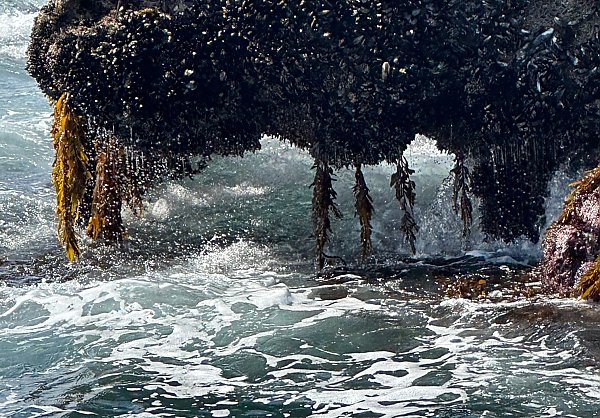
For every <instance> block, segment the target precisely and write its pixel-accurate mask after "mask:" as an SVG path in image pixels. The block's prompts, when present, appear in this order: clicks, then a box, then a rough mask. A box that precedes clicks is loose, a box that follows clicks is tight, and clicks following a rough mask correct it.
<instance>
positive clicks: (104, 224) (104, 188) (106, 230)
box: [87, 139, 125, 242]
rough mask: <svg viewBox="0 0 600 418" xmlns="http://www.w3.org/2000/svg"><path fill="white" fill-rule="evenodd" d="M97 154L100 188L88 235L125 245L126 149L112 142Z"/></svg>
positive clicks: (102, 146)
mask: <svg viewBox="0 0 600 418" xmlns="http://www.w3.org/2000/svg"><path fill="white" fill-rule="evenodd" d="M97 152H98V156H97V162H96V186H95V187H94V194H93V201H92V216H91V218H90V222H89V224H88V227H87V234H88V235H89V236H90V238H92V239H93V240H98V239H100V238H103V239H106V240H108V241H117V242H121V241H123V234H124V231H125V230H124V228H123V220H122V218H121V207H122V187H123V178H124V176H123V167H124V165H123V158H124V155H123V148H122V147H120V146H119V145H118V143H117V142H116V140H114V139H110V140H108V141H105V142H102V143H100V144H99V145H98V150H97Z"/></svg>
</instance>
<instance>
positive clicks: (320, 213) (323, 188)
mask: <svg viewBox="0 0 600 418" xmlns="http://www.w3.org/2000/svg"><path fill="white" fill-rule="evenodd" d="M313 169H314V170H315V179H314V181H313V183H312V184H311V187H312V188H313V199H312V218H313V228H314V235H315V240H316V263H317V266H318V268H319V270H323V268H324V267H325V259H326V258H327V256H326V255H325V244H326V243H327V241H328V240H329V234H330V233H331V219H330V217H329V214H330V213H331V214H333V215H334V216H335V217H336V218H341V217H342V213H341V212H340V210H339V209H338V207H337V205H336V204H335V199H336V197H337V193H336V192H335V190H334V189H333V181H335V179H334V178H333V169H332V168H331V167H329V165H328V164H327V162H326V161H323V160H320V159H317V160H316V161H315V165H314V166H313Z"/></svg>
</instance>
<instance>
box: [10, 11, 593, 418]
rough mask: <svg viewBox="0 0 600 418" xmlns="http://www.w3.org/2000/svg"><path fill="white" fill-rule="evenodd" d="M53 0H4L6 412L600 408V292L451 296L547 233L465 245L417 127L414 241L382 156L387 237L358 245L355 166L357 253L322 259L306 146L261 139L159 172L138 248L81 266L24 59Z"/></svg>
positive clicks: (342, 188)
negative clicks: (72, 253) (364, 258)
mask: <svg viewBox="0 0 600 418" xmlns="http://www.w3.org/2000/svg"><path fill="white" fill-rule="evenodd" d="M41 4H42V2H41V1H37V2H24V1H7V0H0V279H1V280H2V284H1V285H0V416H15V417H42V416H43V417H50V416H52V417H54V416H68V417H78V416H102V417H113V416H137V417H151V416H165V417H167V416H203V417H227V416H231V417H269V416H272V417H305V416H315V417H349V416H358V417H361V416H362V417H376V416H384V417H484V416H485V417H508V416H514V417H526V416H531V417H552V416H569V417H596V416H599V414H600V412H599V411H600V407H598V404H599V403H600V369H599V367H598V365H597V363H598V361H599V360H600V327H599V324H600V309H598V307H597V306H596V305H593V304H586V303H583V302H578V301H570V300H560V299H550V300H546V299H545V298H541V297H538V298H533V299H510V298H505V297H502V296H503V295H505V294H507V293H508V289H507V288H505V287H504V288H503V287H502V286H500V287H499V288H498V289H497V290H496V291H495V292H493V293H492V294H493V295H494V297H493V298H490V299H488V300H484V301H479V302H471V301H467V300H463V299H449V298H447V297H445V296H444V295H445V294H444V291H443V290H442V289H440V283H441V282H446V283H448V282H449V281H450V282H452V281H455V280H458V279H459V278H460V277H462V276H464V275H469V276H470V277H476V278H480V279H486V280H488V281H493V280H496V282H501V281H502V280H508V279H509V278H511V277H513V276H517V275H518V272H519V269H520V266H521V265H522V264H523V263H529V262H532V261H533V260H535V258H536V257H537V256H538V255H539V254H538V253H539V248H537V247H536V246H534V245H531V244H526V243H521V244H519V243H517V244H515V245H513V246H512V247H510V248H506V247H505V246H501V245H498V244H494V243H484V242H483V240H482V237H481V236H480V234H478V233H477V232H476V231H475V233H474V235H473V237H472V238H471V240H470V241H469V242H462V241H461V239H460V231H461V225H460V221H459V220H458V218H457V217H456V215H455V214H454V213H453V212H452V210H451V203H450V196H449V194H450V185H449V184H448V181H447V180H445V178H446V176H447V173H448V171H449V169H450V168H451V162H452V157H451V156H448V155H443V154H439V153H438V152H437V151H436V150H435V148H434V147H433V146H432V145H431V144H430V143H429V142H427V141H426V140H424V139H422V138H421V139H419V140H418V141H416V144H415V145H414V146H413V147H412V148H411V151H410V154H411V155H410V160H411V163H412V164H413V165H414V166H415V168H417V173H416V174H415V181H416V182H417V188H418V203H417V208H416V216H417V219H418V221H419V223H420V225H421V231H420V238H419V242H418V250H419V255H418V256H417V257H416V258H412V259H409V258H407V257H406V253H407V248H406V244H405V243H404V242H403V240H402V239H401V237H400V234H399V225H398V219H399V214H400V212H399V208H398V204H397V202H395V201H394V199H393V193H392V191H391V190H390V189H389V180H388V178H389V173H390V172H391V171H392V170H391V168H390V167H385V166H381V167H376V168H373V169H370V170H368V172H367V173H366V177H367V181H368V182H369V185H370V186H371V189H372V195H373V197H374V200H375V206H376V209H377V212H376V217H375V219H374V227H375V232H374V247H375V256H374V257H372V258H371V259H370V260H369V262H368V263H367V264H366V265H363V266H360V265H358V264H357V263H356V261H355V260H357V259H358V256H359V249H358V248H357V243H358V235H359V230H358V226H357V220H356V219H355V218H354V216H353V203H352V191H351V186H352V179H353V174H352V173H350V172H341V173H339V180H338V182H336V184H335V187H336V189H337V190H338V193H339V202H340V207H341V209H342V210H343V211H344V213H345V215H346V216H345V218H344V219H343V220H340V221H337V222H336V224H335V231H334V236H333V238H332V243H331V245H330V247H329V249H328V252H329V253H331V254H333V255H337V256H340V257H341V258H343V259H345V260H346V261H347V262H348V263H349V264H350V266H348V267H343V266H338V267H336V268H334V269H332V270H330V271H329V272H328V273H327V274H325V275H322V276H316V275H315V273H314V269H313V241H312V239H311V237H310V234H311V219H310V205H311V191H310V189H309V188H308V185H309V184H310V183H311V176H312V172H311V165H312V164H311V161H310V158H309V157H308V156H307V155H305V154H303V153H302V152H299V151H298V150H295V149H292V148H290V147H288V146H287V145H285V144H280V143H278V142H277V141H273V140H269V139H265V140H264V141H263V150H262V151H261V152H259V153H257V154H255V155H250V156H247V157H246V158H243V159H215V160H214V161H212V162H211V165H210V167H209V168H208V169H207V170H206V171H205V172H204V173H203V174H202V175H200V176H198V177H197V178H196V179H193V180H186V181H181V182H171V183H167V184H164V185H162V186H161V187H159V188H158V189H157V190H155V191H153V192H152V194H151V195H150V196H149V197H148V202H147V204H146V210H145V213H144V215H143V216H142V217H141V218H140V219H136V218H134V217H133V216H132V215H131V214H126V221H127V224H128V226H129V235H130V240H129V241H128V242H127V243H126V245H125V246H124V247H123V248H111V247H105V246H102V245H98V244H94V243H90V242H87V241H86V242H85V243H84V247H85V253H84V256H83V260H82V262H81V263H79V264H76V265H70V264H68V263H66V261H65V258H64V255H63V252H62V250H61V248H60V247H59V246H58V244H57V241H56V238H55V232H54V230H55V218H54V204H53V191H52V184H51V180H50V172H51V165H52V160H53V153H52V145H51V142H50V140H49V125H50V118H51V108H50V107H49V105H48V102H47V100H46V99H45V98H44V97H42V96H41V94H40V93H39V91H38V89H37V88H36V85H35V82H34V81H33V80H32V79H31V78H30V77H29V76H28V75H27V73H26V71H25V70H24V67H25V60H26V59H25V49H26V45H27V38H28V32H29V30H30V28H31V25H32V22H33V17H34V13H35V10H36V8H38V7H39V6H41ZM563 177H564V175H563ZM567 177H568V176H567ZM567 180H568V179H562V177H561V176H557V178H556V180H555V182H554V186H553V190H554V194H553V196H552V197H551V199H549V200H548V205H549V211H550V213H551V214H552V213H556V211H557V210H558V209H559V202H560V201H561V199H562V197H564V193H565V190H566V188H565V184H566V183H567V182H568V181H567ZM353 266H354V267H353ZM534 284H535V283H534Z"/></svg>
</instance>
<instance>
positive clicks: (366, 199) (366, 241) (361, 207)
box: [353, 164, 374, 259]
mask: <svg viewBox="0 0 600 418" xmlns="http://www.w3.org/2000/svg"><path fill="white" fill-rule="evenodd" d="M354 177H355V179H356V184H355V185H354V187H353V191H354V196H355V198H356V203H355V207H356V214H357V215H358V219H359V221H360V242H361V248H362V257H363V259H365V258H367V257H368V256H369V255H370V254H371V251H372V250H373V245H372V243H371V233H372V232H373V226H372V225H371V218H372V217H373V211H374V209H373V199H372V198H371V196H370V195H369V188H368V187H367V183H366V182H365V178H364V176H363V173H362V170H361V165H360V164H356V171H355V174H354Z"/></svg>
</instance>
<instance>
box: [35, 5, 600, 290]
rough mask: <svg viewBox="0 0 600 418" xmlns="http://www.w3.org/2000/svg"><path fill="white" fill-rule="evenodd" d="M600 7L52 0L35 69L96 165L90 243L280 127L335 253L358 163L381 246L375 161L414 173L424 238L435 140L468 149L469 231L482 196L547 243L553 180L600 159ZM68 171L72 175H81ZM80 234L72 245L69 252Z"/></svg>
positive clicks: (496, 226) (363, 214) (504, 230)
mask: <svg viewBox="0 0 600 418" xmlns="http://www.w3.org/2000/svg"><path fill="white" fill-rule="evenodd" d="M598 7H599V6H598V2H596V1H592V0H560V1H559V0H534V1H525V0H488V1H484V2H481V1H472V0H467V1H465V0H446V1H442V0H407V1H397V0H382V1H369V0H341V1H329V0H302V1H298V0H294V1H287V2H282V1H273V0H264V1H253V0H180V1H176V2H162V1H146V0H131V1H126V0H119V1H117V0H92V1H83V0H57V1H51V2H50V4H48V5H47V6H45V7H44V8H43V9H42V10H41V12H40V15H39V17H38V18H37V20H36V23H35V26H34V29H33V33H32V43H31V46H30V50H29V71H30V73H31V74H32V75H33V76H34V77H35V78H36V79H37V81H38V83H39V85H40V87H41V89H42V90H43V92H44V93H45V94H46V95H47V96H48V97H49V98H50V100H51V101H52V102H53V103H55V104H56V103H59V102H61V98H62V99H63V102H61V103H62V104H63V105H65V106H67V108H68V109H69V112H70V113H68V115H71V116H69V118H68V120H76V121H78V124H79V125H78V128H77V131H79V130H80V131H82V133H81V135H80V136H79V137H78V138H72V139H69V137H68V136H64V135H63V136H62V137H61V136H60V135H56V136H55V142H56V144H58V145H60V144H63V145H64V146H63V147H62V148H60V147H59V146H58V145H57V152H59V154H60V151H58V150H59V149H73V146H72V145H69V144H72V143H73V142H72V141H75V143H77V142H80V143H81V144H82V146H83V149H84V152H83V154H84V156H85V160H87V163H86V164H87V169H88V170H89V173H90V174H89V175H88V176H86V178H85V179H84V178H83V177H81V178H80V181H83V182H85V187H86V188H85V191H84V192H83V195H82V196H81V199H80V200H81V202H82V203H81V204H80V205H78V206H71V207H69V208H62V209H61V208H59V210H62V212H63V214H66V217H65V218H64V220H63V221H64V222H67V223H68V222H71V223H72V222H74V220H75V219H77V218H78V219H80V220H81V221H82V222H83V223H84V224H88V223H90V222H92V224H91V225H90V227H89V228H88V231H91V235H92V236H93V237H96V238H97V237H105V238H106V237H109V238H111V239H120V234H121V232H120V231H122V229H123V228H122V225H121V220H120V217H116V215H110V214H115V213H116V212H118V211H117V210H116V209H115V208H120V205H121V201H122V202H123V203H127V202H129V203H130V204H131V205H132V206H134V207H135V206H136V205H138V204H139V200H140V198H141V197H142V196H143V194H144V192H145V190H147V189H148V187H151V186H152V184H154V183H156V182H157V181H160V180H161V179H163V178H165V177H170V176H182V175H187V174H190V173H192V172H195V171H197V170H198V169H199V167H196V163H197V162H198V161H200V165H202V161H203V159H205V158H208V157H210V156H211V155H215V154H218V155H239V154H243V153H245V152H248V151H254V150H256V149H258V148H259V147H260V143H259V139H260V137H261V135H262V134H268V135H273V136H275V137H279V138H281V139H283V140H286V141H289V142H291V143H292V144H294V145H295V146H297V147H300V148H303V149H306V150H308V151H309V152H310V153H311V155H312V156H313V157H314V159H315V167H316V179H315V195H314V196H315V197H314V199H313V203H314V205H315V210H314V211H313V215H314V218H315V230H316V231H317V234H316V235H317V237H316V239H317V243H318V245H317V247H318V248H319V254H318V259H319V260H320V262H322V260H323V252H322V251H323V246H324V242H325V241H326V238H327V230H328V225H329V218H328V217H329V213H330V212H331V211H334V214H335V205H334V202H333V199H334V198H335V192H334V191H333V189H332V188H331V187H327V184H328V182H329V181H330V180H331V178H330V177H331V176H332V175H333V171H334V170H335V169H338V168H340V167H350V166H353V167H356V168H357V182H358V183H357V189H356V196H357V199H358V200H359V201H357V210H358V211H359V214H360V216H359V220H360V221H361V225H362V226H363V228H362V236H361V241H362V243H363V249H364V253H365V254H367V253H368V251H369V249H370V246H369V243H368V242H367V241H368V239H367V238H368V237H369V235H370V223H369V222H370V216H371V212H372V207H369V204H370V203H369V202H370V197H369V196H368V188H367V185H366V184H364V179H362V174H361V173H360V167H361V166H362V165H369V164H377V163H380V162H382V161H387V162H390V163H393V164H396V165H397V172H396V173H394V177H393V178H392V186H393V187H394V188H395V190H396V195H397V196H398V198H399V199H400V203H401V205H402V208H403V210H404V211H405V216H404V219H403V221H402V222H403V231H404V232H405V235H406V237H407V240H408V242H409V244H411V243H414V236H415V233H416V232H417V226H416V225H415V224H414V219H412V207H411V206H412V203H411V202H412V201H414V190H413V189H414V184H413V183H412V182H411V180H410V174H411V170H410V168H409V167H408V165H407V164H405V160H404V156H403V152H404V150H405V149H406V146H407V145H408V144H409V143H410V142H411V141H412V140H413V138H414V137H415V134H417V133H420V134H424V135H427V136H429V137H430V138H433V139H434V140H436V141H437V144H438V146H439V148H440V149H443V150H447V151H449V152H452V153H454V154H455V155H456V156H457V165H456V168H455V169H454V170H453V171H452V173H453V174H454V176H455V179H456V182H455V202H456V205H457V210H458V211H459V212H460V213H461V216H462V218H463V220H464V221H465V233H468V231H469V225H468V224H469V222H470V221H471V217H472V214H471V209H470V208H471V202H470V199H469V196H468V194H469V193H473V194H474V195H476V196H477V197H479V198H480V201H481V213H482V219H481V224H482V228H483V230H484V232H486V233H487V234H489V235H490V236H492V237H499V238H502V239H504V240H507V241H511V240H514V239H516V238H518V237H521V236H525V237H527V238H529V239H531V240H534V241H535V240H537V239H539V233H540V228H541V226H542V225H543V224H544V198H545V196H546V194H547V183H548V181H549V179H550V177H551V175H552V174H553V172H554V171H555V170H556V169H557V168H558V166H559V165H560V164H561V162H563V161H564V160H565V159H566V158H567V157H569V156H570V155H572V154H573V153H575V152H580V151H582V150H588V151H589V152H590V155H591V157H590V158H589V159H588V160H585V159H584V160H582V162H581V163H582V164H583V165H588V166H593V165H595V164H596V163H597V161H596V158H595V156H596V155H597V152H596V151H597V148H598V137H597V133H598V132H599V123H600V117H599V116H600V100H599V99H600V70H599V68H600V41H599V33H600V25H599V22H600V20H599V15H598V12H599V9H598ZM61 117H62V118H64V114H63V116H60V115H59V116H58V119H57V123H58V124H59V125H60V123H61V119H60V118H61ZM55 132H60V130H55ZM70 141H71V142H70ZM73 158H74V157H73ZM115 159H118V160H119V161H113V160H115ZM82 160H83V158H82ZM57 161H58V162H60V161H63V162H66V161H69V156H68V155H58V157H57ZM465 162H470V164H471V165H472V167H471V169H470V170H469V169H467V167H466V165H465ZM115 167H121V168H120V169H115ZM111 170H112V171H115V170H116V171H119V173H113V174H111V172H112V171H111ZM65 173H66V172H65ZM57 176H58V177H57ZM57 176H55V182H56V183H57V184H61V181H63V182H64V181H66V180H68V178H67V175H66V174H64V173H63V177H60V173H59V174H58V175H57ZM361 179H362V180H361ZM99 182H100V183H101V184H100V186H98V183H99ZM326 183H327V184H326ZM65 184H66V183H65ZM103 187H104V188H106V187H112V188H113V189H115V188H116V190H117V192H114V191H113V192H111V193H101V191H102V190H103V189H102V188H103ZM102 199H110V200H112V201H113V202H112V203H110V204H103V202H102V201H101V200H102ZM63 200H64V199H63ZM71 200H74V201H78V199H77V198H75V199H69V201H71ZM60 205H61V204H60V202H59V207H60ZM100 208H112V209H110V210H109V209H105V210H101V209H100ZM108 218H111V219H108ZM102 219H104V220H102ZM399 221H400V220H399ZM64 222H63V223H64ZM103 228H105V229H106V228H108V229H110V231H108V232H103V231H102V229H103ZM554 231H556V229H555V230H554ZM561 233H562V232H561ZM71 241H72V240H71V237H68V236H67V237H63V242H65V245H67V247H68V246H69V244H68V243H69V242H71ZM567 241H568V240H567ZM71 245H72V244H71ZM569 245H570V244H569ZM75 255H76V253H75ZM573 268H575V267H573ZM569 280H570V279H569ZM572 285H573V283H572V282H570V281H569V282H568V283H567V282H565V286H567V287H570V286H572ZM561 286H562V285H561ZM559 288H560V289H562V287H560V286H559Z"/></svg>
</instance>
